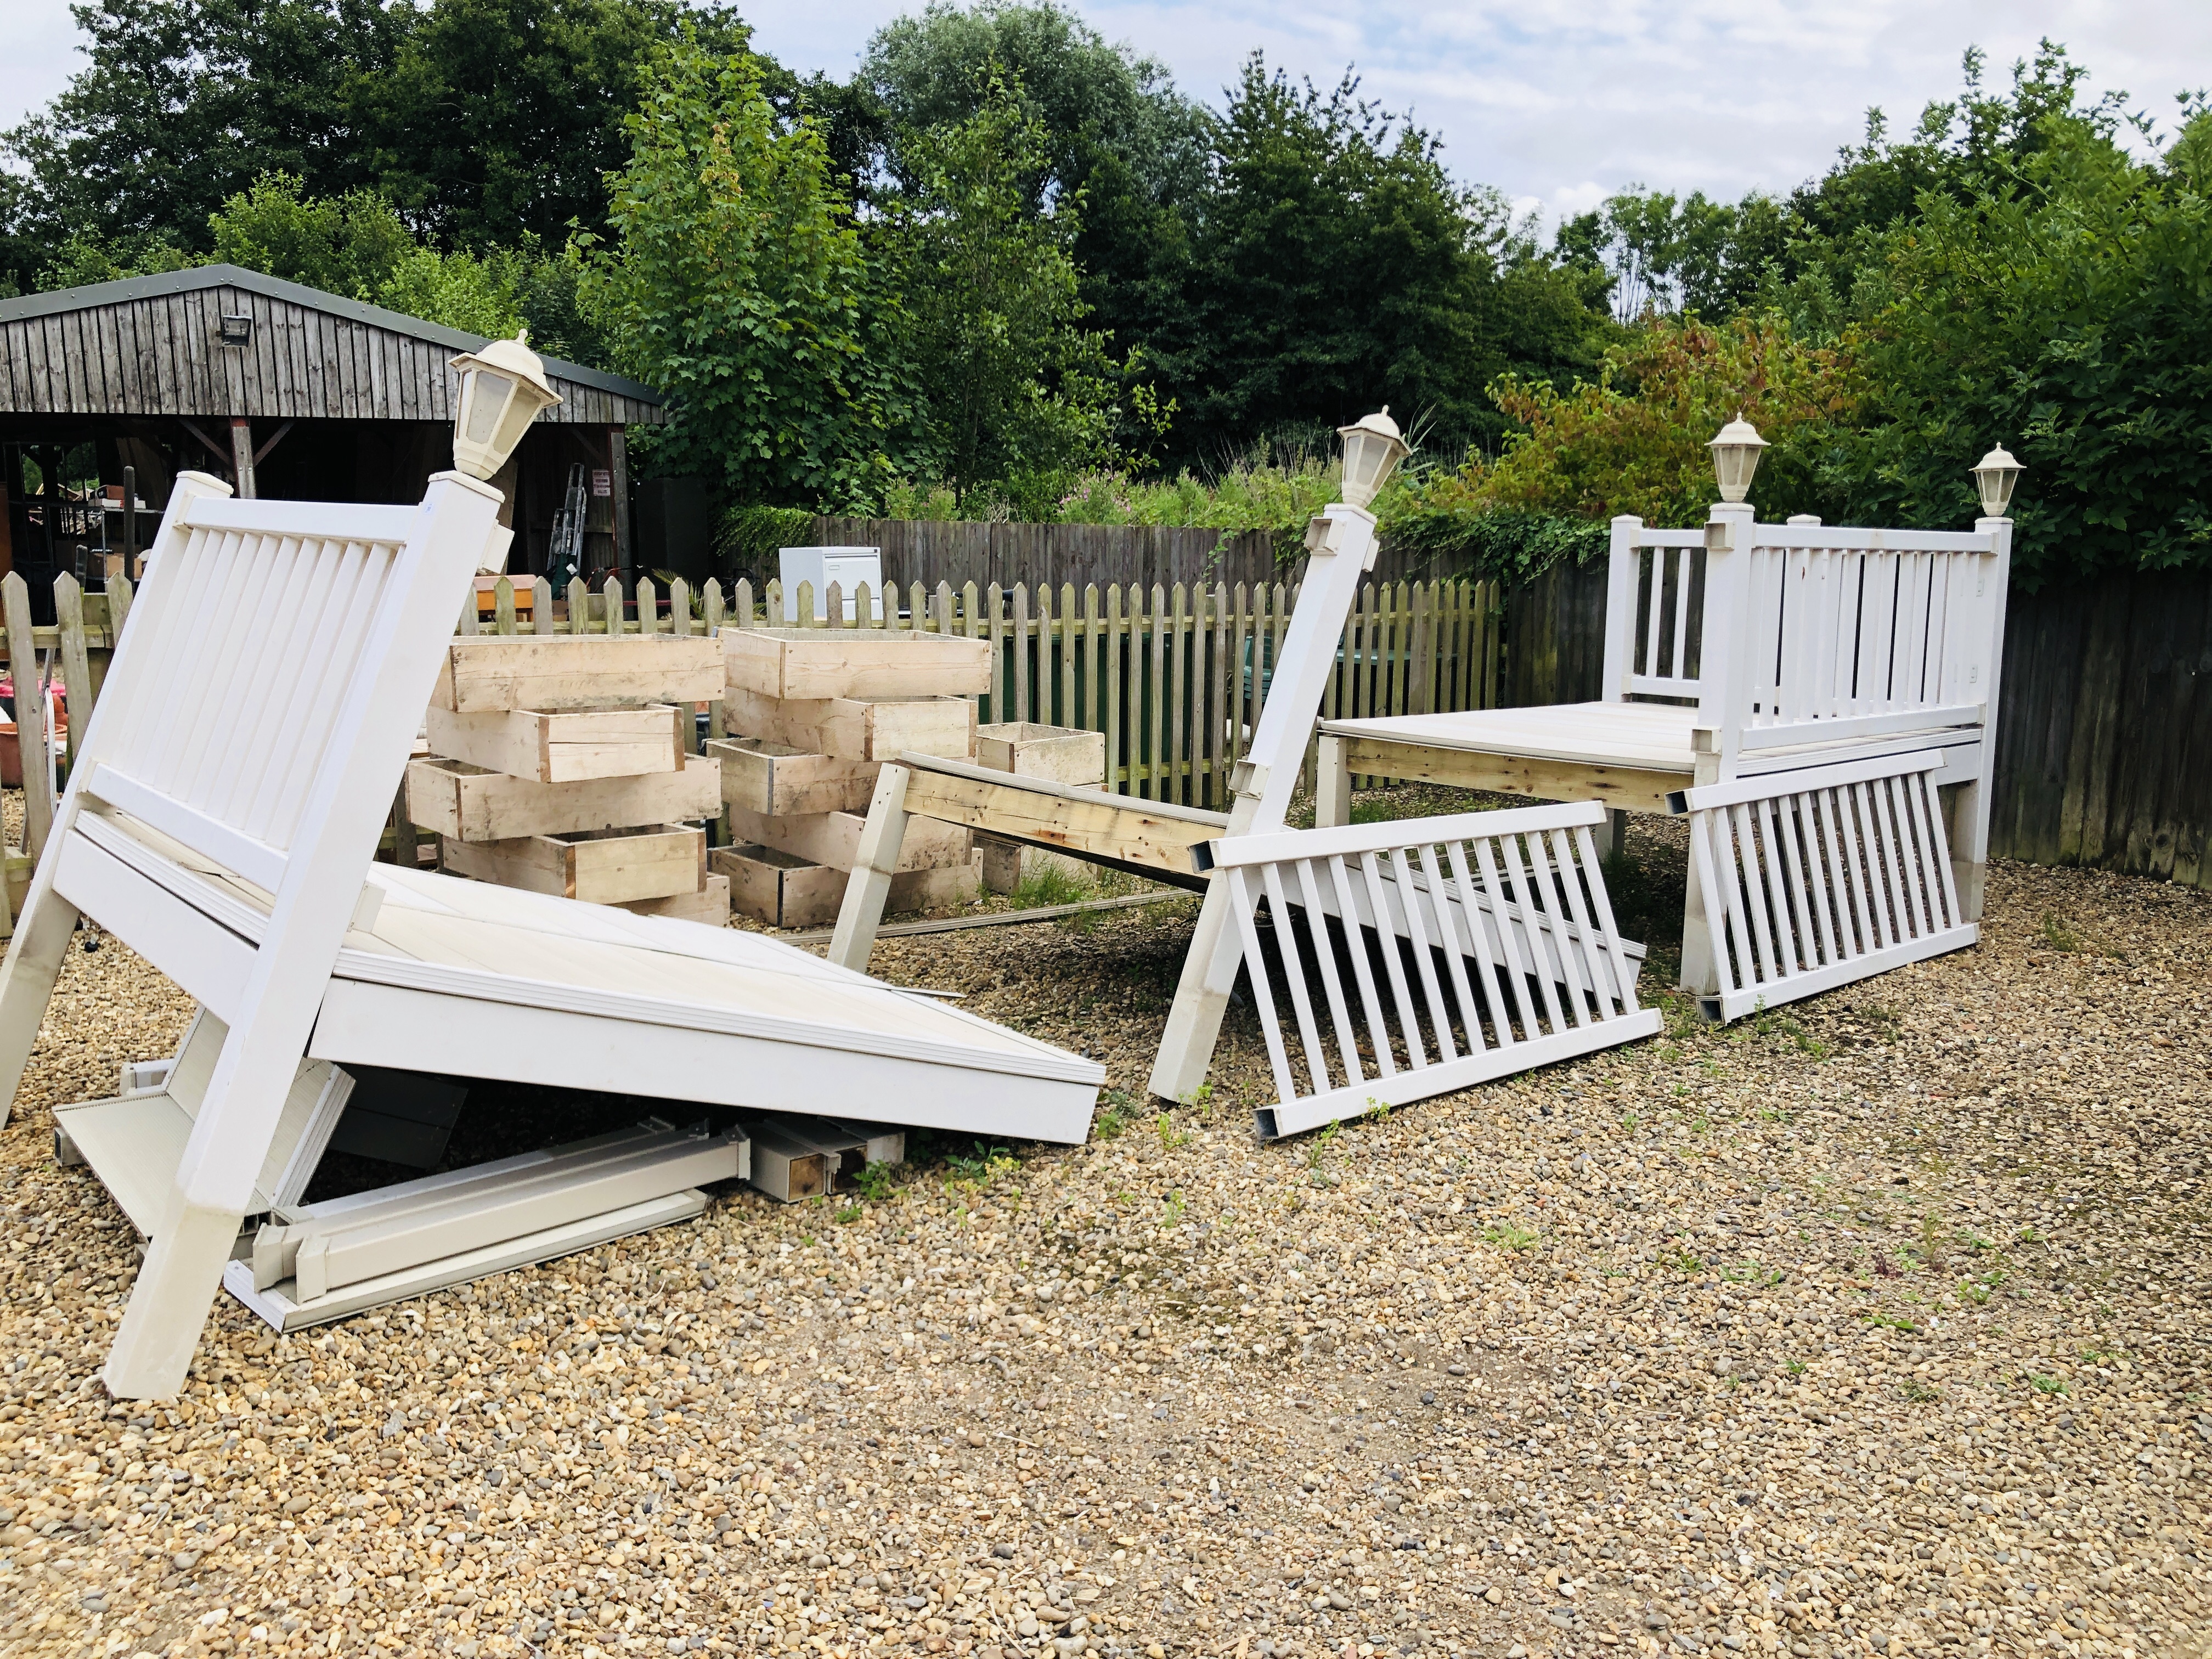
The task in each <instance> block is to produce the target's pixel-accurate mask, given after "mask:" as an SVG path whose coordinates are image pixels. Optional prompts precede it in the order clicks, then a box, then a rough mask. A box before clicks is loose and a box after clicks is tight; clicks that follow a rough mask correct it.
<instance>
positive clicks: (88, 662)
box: [54, 570, 92, 770]
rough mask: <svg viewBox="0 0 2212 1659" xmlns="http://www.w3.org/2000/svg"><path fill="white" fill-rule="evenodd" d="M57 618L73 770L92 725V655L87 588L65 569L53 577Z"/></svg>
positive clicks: (63, 690) (71, 767)
mask: <svg viewBox="0 0 2212 1659" xmlns="http://www.w3.org/2000/svg"><path fill="white" fill-rule="evenodd" d="M54 621H55V623H56V629H55V632H56V635H57V636H58V640H59V642H60V649H59V652H58V655H59V656H60V658H61V671H62V701H63V703H64V706H65V707H66V708H68V710H69V764H70V769H72V770H74V769H75V768H76V757H77V756H78V755H79V754H80V753H81V752H82V750H83V748H84V733H85V729H86V728H87V727H88V726H90V725H91V724H92V657H91V653H89V652H88V651H87V650H86V648H85V643H84V589H83V588H82V587H81V586H78V585H77V580H76V577H74V576H72V575H70V574H69V572H67V571H66V570H64V572H62V574H60V575H58V576H57V577H55V578H54Z"/></svg>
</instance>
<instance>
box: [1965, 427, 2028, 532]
mask: <svg viewBox="0 0 2212 1659" xmlns="http://www.w3.org/2000/svg"><path fill="white" fill-rule="evenodd" d="M1973 475H1974V491H1975V493H1976V494H1977V495H1979V496H1980V497H1981V498H1982V516H1983V517H1984V518H1985V519H2002V518H2003V517H2004V516H2005V514H2006V512H2007V510H2008V508H2009V507H2011V506H2012V491H2013V486H2014V485H2015V484H2017V483H2019V482H2020V475H2021V465H2020V463H2019V462H2018V461H2016V460H2015V459H2013V458H2012V457H2011V455H2010V454H2008V453H2006V450H2005V447H2004V446H2003V445H2002V444H1999V445H1998V446H1997V447H1996V448H1995V449H1992V450H1991V451H1990V453H1988V454H1986V455H1984V456H1983V457H1982V459H1981V464H1980V465H1978V466H1977V467H1975V468H1974V469H1973Z"/></svg>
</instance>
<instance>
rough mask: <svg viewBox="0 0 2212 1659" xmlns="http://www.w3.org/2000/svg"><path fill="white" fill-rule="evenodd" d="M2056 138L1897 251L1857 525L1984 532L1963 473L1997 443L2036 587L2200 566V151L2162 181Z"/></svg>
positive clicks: (2207, 335) (2101, 151) (2207, 211)
mask: <svg viewBox="0 0 2212 1659" xmlns="http://www.w3.org/2000/svg"><path fill="white" fill-rule="evenodd" d="M2202 120H2203V117H2201V116H2199V117H2197V122H2198V123H2201V122H2202ZM2197 131H2198V132H2199V133H2200V134H2201V128H2199V129H2197ZM2042 137H2043V138H2044V140H2045V143H2044V144H2043V146H2042V148H2040V149H2037V150H2036V151H2034V152H2033V153H2032V154H2030V155H2027V156H2026V157H2024V158H2023V159H2021V160H2020V161H2018V162H2017V163H2016V164H2011V165H2008V166H2004V167H1991V168H1990V170H1989V172H1988V173H1985V174H1984V177H1983V179H1981V181H1980V182H1979V183H1978V184H1977V185H1976V186H1975V187H1974V189H1973V190H1972V193H1971V195H1970V196H1968V197H1967V198H1966V199H1965V200H1963V201H1960V200H1954V199H1953V198H1951V197H1937V196H1934V195H1932V194H1931V195H1930V196H1929V197H1925V198H1924V199H1923V211H1922V215H1921V217H1920V220H1919V222H1917V224H1916V225H1915V226H1914V227H1913V228H1912V229H1911V233H1910V234H1902V233H1900V234H1899V235H1898V236H1897V237H1896V239H1895V246H1894V247H1893V252H1892V254H1891V257H1890V261H1889V266H1888V271H1887V282H1888V283H1889V285H1890V288H1891V290H1892V292H1893V296H1894V297H1893V299H1892V300H1891V301H1890V303H1889V304H1888V305H1887V307H1885V308H1884V309H1883V310H1882V311H1881V313H1880V314H1879V316H1878V318H1877V319H1876V322H1875V325H1873V327H1872V328H1871V329H1870V331H1869V333H1870V341H1871V343H1870V346H1869V352H1868V366H1869V370H1870V372H1871V374H1872V377H1873V379H1874V380H1875V384H1876V386H1878V387H1879V388H1880V392H1879V410H1880V412H1881V416H1883V417H1884V418H1883V419H1882V421H1881V423H1880V424H1879V425H1878V426H1876V427H1875V428H1872V429H1870V430H1869V433H1868V434H1867V435H1866V438H1865V441H1864V442H1863V444H1862V445H1861V446H1859V447H1857V450H1856V451H1855V452H1854V453H1853V455H1852V457H1851V462H1850V484H1851V490H1850V510H1851V511H1852V512H1853V513H1855V514H1863V515H1867V516H1868V517H1869V518H1870V519H1871V520H1873V521H1875V522H1881V523H1892V522H1903V523H1906V524H1917V525H1939V526H1940V525H1956V524H1960V523H1962V522H1971V521H1972V519H1973V518H1974V517H1975V516H1976V514H1977V513H1978V511H1979V508H1978V506H1977V505H1976V502H1975V498H1974V495H1973V492H1972V481H1971V479H1970V478H1969V477H1968V476H1967V470H1968V469H1969V468H1970V467H1972V465H1973V464H1974V463H1975V461H1976V460H1977V459H1979V457H1980V455H1981V454H1982V453H1983V452H1984V450H1985V449H1987V448H1988V447H1990V445H1991V444H1993V443H1996V442H1999V441H2002V442H2003V443H2005V444H2006V445H2007V447H2009V448H2010V449H2011V450H2012V452H2013V453H2014V454H2015V455H2016V456H2017V457H2019V459H2020V460H2021V464H2022V465H2023V466H2024V468H2025V469H2026V471H2025V473H2024V476H2023V477H2022V478H2021V485H2020V489H2019V493H2018V495H2016V496H2015V505H2014V508H2013V513H2014V516H2015V520H2017V523H2018V528H2017V530H2016V531H2015V538H2014V543H2013V568H2014V570H2015V573H2016V574H2017V575H2018V576H2019V577H2020V578H2021V580H2022V581H2023V585H2025V586H2031V587H2032V586H2037V585H2039V584H2040V583H2042V582H2044V581H2048V580H2064V579H2069V578H2073V577H2077V576H2081V575H2085V574H2090V573H2092V572H2093V571H2096V570H2100V569H2131V568H2132V569H2158V568H2175V567H2179V566H2184V565H2198V566H2201V565H2203V564H2204V563H2205V562H2208V561H2212V511H2208V507H2207V504H2206V500H2205V495H2204V488H2203V458H2204V456H2205V454H2206V453H2208V450H2212V197H2208V196H2207V194H2206V192H2205V191H2204V190H2203V188H2202V187H2201V185H2199V184H2198V183H2197V175H2196V173H2195V171H2194V168H2195V167H2196V165H2197V163H2196V162H2195V161H2194V159H2193V158H2194V155H2195V149H2194V140H2192V148H2191V149H2190V150H2189V151H2186V152H2185V153H2184V154H2183V155H2182V156H2180V157H2179V163H2180V164H2179V166H2178V167H2175V168H2174V169H2173V170H2172V171H2170V172H2169V171H2164V170H2161V169H2160V168H2157V167H2150V166H2145V165H2143V164H2142V163H2140V162H2138V161H2135V160H2134V159H2133V158H2132V157H2130V155H2128V154H2127V152H2126V151H2125V150H2124V149H2122V148H2121V147H2120V146H2119V144H2118V143H2116V142H2115V141H2114V138H2113V137H2112V135H2111V133H2110V132H2109V131H2107V130H2106V128H2105V127H2104V125H2103V124H2101V123H2099V122H2097V121H2094V120H2092V119H2087V118H2077V117H2062V116H2056V115H2054V116H2049V117H2046V118H2045V121H2044V124H2043V128H2042Z"/></svg>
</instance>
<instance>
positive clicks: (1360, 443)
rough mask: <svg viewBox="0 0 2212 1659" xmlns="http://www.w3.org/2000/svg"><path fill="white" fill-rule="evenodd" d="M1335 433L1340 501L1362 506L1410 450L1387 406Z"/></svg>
mask: <svg viewBox="0 0 2212 1659" xmlns="http://www.w3.org/2000/svg"><path fill="white" fill-rule="evenodd" d="M1336 435H1337V436H1338V437H1339V438H1340V439H1342V440H1343V441H1344V500H1345V504H1346V506H1349V507H1365V506H1366V505H1367V504H1368V503H1369V502H1370V501H1373V500H1374V499H1375V497H1376V495H1377V494H1378V493H1379V492H1380V491H1381V489H1382V488H1383V485H1384V484H1386V483H1389V480H1390V475H1391V474H1392V473H1393V472H1395V471H1397V470H1398V463H1399V462H1401V461H1402V460H1404V459H1406V457H1407V456H1408V455H1410V454H1412V453H1413V451H1412V449H1411V448H1409V447H1407V443H1406V441H1405V439H1404V438H1402V437H1401V436H1400V435H1399V433H1398V423H1397V422H1395V421H1394V420H1392V419H1391V418H1390V405H1389V404H1383V410H1382V412H1381V413H1380V414H1376V415H1366V416H1361V417H1360V418H1359V419H1358V421H1355V422H1353V423H1352V425H1350V426H1340V427H1339V428H1337V429H1336Z"/></svg>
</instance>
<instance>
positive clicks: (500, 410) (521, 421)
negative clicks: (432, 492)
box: [452, 329, 561, 479]
mask: <svg viewBox="0 0 2212 1659" xmlns="http://www.w3.org/2000/svg"><path fill="white" fill-rule="evenodd" d="M452 366H453V368H456V369H458V370H459V371H460V376H461V396H460V401H459V404H458V405H457V406H456V408H455V410H454V415H453V465H454V466H455V467H456V468H458V469H459V471H463V472H465V473H467V474H468V475H469V477H471V478H487V479H488V478H489V477H492V475H493V474H495V473H496V472H497V471H499V470H500V468H501V467H503V466H505V465H507V457H508V456H510V455H512V454H513V453H514V447H515V446H516V445H517V444H519V443H520V442H521V441H522V435H523V434H524V433H525V432H526V431H527V430H528V429H529V428H530V423H531V422H532V421H534V420H536V419H537V418H538V411H539V410H544V409H550V408H552V407H553V406H554V405H555V404H557V403H559V402H560V401H561V396H560V394H559V393H558V392H555V391H554V390H553V387H552V386H551V384H550V382H549V381H548V380H546V378H545V362H544V359H543V358H541V357H539V356H538V354H537V353H536V352H534V351H532V349H530V331H529V330H528V329H521V330H519V331H517V332H516V334H515V337H513V339H512V340H493V341H491V342H490V343H488V344H487V345H485V347H484V348H483V350H481V351H470V352H464V353H463V354H462V355H461V356H458V357H456V358H454V359H453V365H452Z"/></svg>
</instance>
